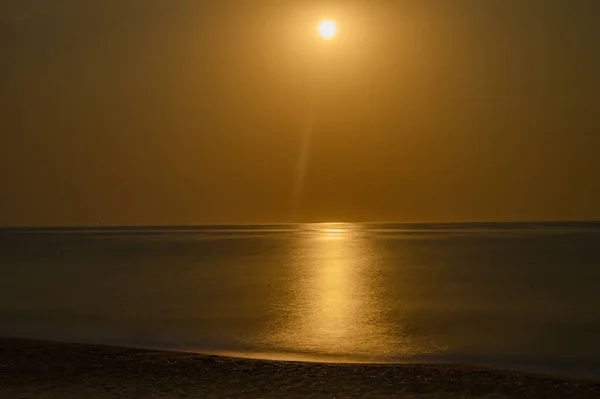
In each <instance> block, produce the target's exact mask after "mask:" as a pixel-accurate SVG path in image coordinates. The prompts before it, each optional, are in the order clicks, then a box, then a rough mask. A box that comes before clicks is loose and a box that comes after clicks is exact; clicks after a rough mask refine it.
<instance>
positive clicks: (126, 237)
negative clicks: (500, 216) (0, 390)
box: [0, 223, 600, 378]
mask: <svg viewBox="0 0 600 399" xmlns="http://www.w3.org/2000/svg"><path fill="white" fill-rule="evenodd" d="M598 287H600V225H598V224H594V223H546V224H429V225H401V224H312V225H270V226H205V227H177V226H174V227H161V228H101V227H99V228H89V229H1V230H0V335H4V336H17V337H29V338H39V339H54V340H66V341H80V342H89V343H107V344H117V345H131V346H140V347H154V348H165V349H176V350H188V351H195V352H203V353H214V354H228V355H236V356H248V357H261V358H275V359H293V360H311V361H344V362H346V361H348V362H452V363H469V364H479V365H488V366H496V367H504V368H513V369H520V370H529V371H539V372H547V373H555V374H562V375H573V376H583V377H596V378H600V340H599V339H598V337H600V309H599V304H600V290H599V289H598Z"/></svg>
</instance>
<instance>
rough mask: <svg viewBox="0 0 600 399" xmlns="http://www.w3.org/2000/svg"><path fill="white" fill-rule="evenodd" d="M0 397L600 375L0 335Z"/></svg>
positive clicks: (424, 393)
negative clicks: (271, 356) (253, 355)
mask: <svg viewBox="0 0 600 399" xmlns="http://www.w3.org/2000/svg"><path fill="white" fill-rule="evenodd" d="M0 397H2V398H6V399H12V398H28V399H35V398H76V397H87V398H91V399H96V398H97V399H105V398H110V399H112V398H138V397H139V398H142V397H143V398H165V399H171V398H200V397H203V398H204V397H206V398H304V397H310V398H336V397H337V398H348V397H357V398H361V397H367V398H440V399H442V398H461V399H466V398H487V397H490V398H596V399H597V398H600V381H597V380H585V379H574V378H561V377H555V376H547V375H540V374H531V373H524V372H517V371H508V370H496V369H490V368H485V367H479V366H469V365H457V364H389V363H388V364H361V363H315V362H303V361H277V360H258V359H249V358H235V357H221V356H214V355H200V354H194V353H186V352H171V351H160V350H150V349H136V348H123V347H113V346H105V345H89V344H80V343H59V342H48V341H35V340H26V339H14V338H0Z"/></svg>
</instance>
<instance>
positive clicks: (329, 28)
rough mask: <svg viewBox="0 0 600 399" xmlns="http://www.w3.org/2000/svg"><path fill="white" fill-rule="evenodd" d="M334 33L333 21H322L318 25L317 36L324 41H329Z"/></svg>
mask: <svg viewBox="0 0 600 399" xmlns="http://www.w3.org/2000/svg"><path fill="white" fill-rule="evenodd" d="M336 31H337V27H336V26H335V23H334V22H333V21H323V22H321V24H320V25H319V34H320V35H321V37H323V38H324V39H331V38H332V37H334V36H335V33H336Z"/></svg>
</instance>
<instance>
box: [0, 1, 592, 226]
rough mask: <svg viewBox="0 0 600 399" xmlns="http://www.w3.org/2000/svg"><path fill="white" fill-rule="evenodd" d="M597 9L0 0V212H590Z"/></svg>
mask: <svg viewBox="0 0 600 399" xmlns="http://www.w3.org/2000/svg"><path fill="white" fill-rule="evenodd" d="M598 15H600V2H598V1H594V0H528V1H526V2H523V1H517V0H504V1H486V2H483V1H476V0H455V1H452V2H450V1H446V0H430V1H417V0H404V1H397V2H389V1H353V0H348V1H312V0H306V1H302V0H298V1H283V0H280V1H278V0H275V1H267V0H255V1H252V2H243V1H235V0H221V1H192V0H180V1H177V2H173V1H167V0H124V1H119V2H116V1H114V2H107V1H102V0H89V1H86V2H81V1H77V0H55V1H41V0H20V1H19V0H0V184H1V187H2V195H0V226H33V225H38V226H50V225H53V226H63V225H64V226H66V225H76V226H84V225H95V224H96V222H100V224H102V225H179V224H183V225H191V224H213V223H216V224H226V223H234V224H242V223H279V222H295V221H320V222H336V221H342V222H343V221H394V222H396V221H397V222H403V221H405V222H413V221H420V222H427V221H431V222H436V221H534V220H600V206H599V205H598V204H600V179H599V178H598V176H597V175H598V171H600V157H599V156H598V155H597V153H598V149H599V148H600V117H599V116H598V104H600V79H599V77H598V73H599V72H598V71H600V51H598V49H599V48H600V25H599V24H597V16H598ZM324 18H332V19H334V20H336V21H337V23H338V25H339V37H337V38H335V40H332V41H331V42H328V43H323V41H320V40H318V38H316V37H314V29H313V25H314V24H316V23H318V21H320V20H322V19H324ZM307 130H311V132H312V135H311V137H312V140H311V141H310V146H309V147H308V148H309V150H308V157H307V161H306V173H305V176H304V179H303V185H302V191H301V195H300V198H299V199H298V201H297V204H296V205H297V209H294V205H293V203H294V201H293V198H292V195H293V191H294V179H295V176H296V175H297V169H298V156H299V151H300V149H301V148H302V146H303V144H302V143H303V140H304V138H305V136H306V132H307Z"/></svg>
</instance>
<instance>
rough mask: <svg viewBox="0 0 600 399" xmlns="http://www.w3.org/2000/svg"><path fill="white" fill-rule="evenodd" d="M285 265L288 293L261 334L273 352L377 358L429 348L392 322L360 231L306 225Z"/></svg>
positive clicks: (294, 355)
mask: <svg viewBox="0 0 600 399" xmlns="http://www.w3.org/2000/svg"><path fill="white" fill-rule="evenodd" d="M286 267H287V268H289V270H290V280H291V286H290V287H289V293H288V295H287V297H285V298H282V300H281V301H280V303H279V304H278V305H277V309H276V312H275V317H274V320H273V323H271V324H270V325H269V326H267V328H266V330H265V333H264V335H263V337H262V341H263V342H262V343H263V344H264V345H265V347H268V348H270V350H271V351H272V352H273V354H272V356H271V357H273V358H282V359H286V358H287V359H290V358H291V359H298V360H328V361H336V360H340V361H374V360H377V359H379V360H380V359H383V358H384V357H385V356H389V355H392V354H393V355H398V353H400V354H404V355H406V356H411V355H413V354H423V353H425V352H426V351H427V348H426V346H427V345H423V342H419V340H418V339H412V338H411V337H410V336H409V335H405V334H403V333H402V328H401V326H400V328H398V327H399V326H397V325H396V326H395V325H393V323H391V322H390V318H391V317H390V311H391V309H390V303H389V299H386V291H385V281H383V279H384V278H385V277H384V274H382V273H381V270H380V269H379V268H380V267H381V265H380V264H379V262H378V256H377V251H375V249H374V248H373V247H371V246H370V243H369V240H368V238H367V237H365V236H363V235H362V232H361V230H360V229H358V228H356V229H355V228H354V226H353V225H350V224H343V225H340V224H335V225H320V226H319V227H318V228H310V229H308V230H306V231H305V232H304V234H303V235H301V236H300V237H299V238H298V240H297V243H296V245H295V247H294V248H293V249H292V256H291V258H290V263H289V265H287V266H286ZM267 355H268V354H267ZM260 356H261V357H265V355H264V354H260ZM267 357H268V356H267Z"/></svg>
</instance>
